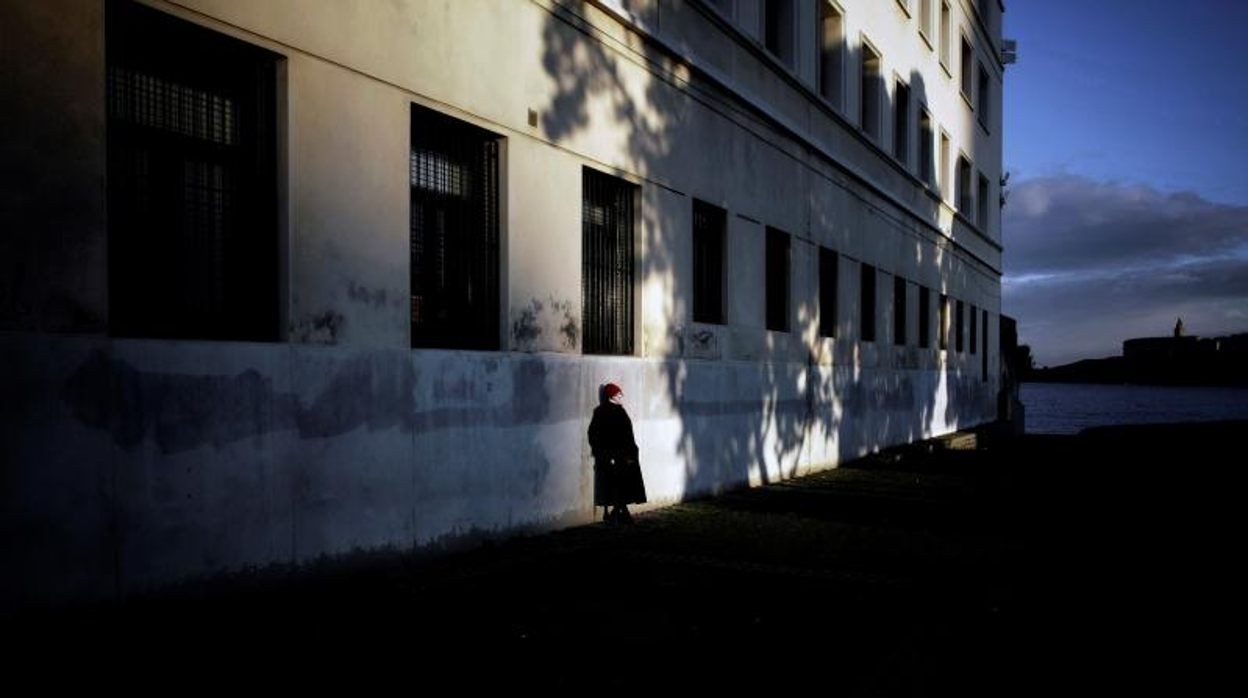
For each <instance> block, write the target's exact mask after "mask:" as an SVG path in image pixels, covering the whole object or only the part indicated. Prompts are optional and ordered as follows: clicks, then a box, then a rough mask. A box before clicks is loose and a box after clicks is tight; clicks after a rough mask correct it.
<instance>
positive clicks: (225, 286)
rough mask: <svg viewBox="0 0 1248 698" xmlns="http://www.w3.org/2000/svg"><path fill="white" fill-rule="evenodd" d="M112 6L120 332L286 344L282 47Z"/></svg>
mask: <svg viewBox="0 0 1248 698" xmlns="http://www.w3.org/2000/svg"><path fill="white" fill-rule="evenodd" d="M105 7H106V10H105V12H106V13H107V17H106V22H105V25H106V27H107V30H106V32H107V34H106V40H107V43H108V46H107V49H108V50H107V63H106V73H107V80H106V86H105V90H106V96H107V107H106V109H107V141H106V148H107V162H108V171H107V179H106V187H107V207H108V208H107V211H108V214H107V215H108V294H109V315H110V317H109V323H110V326H109V330H110V332H111V333H112V334H114V335H119V336H128V337H167V338H198V339H232V340H276V339H277V338H278V288H279V284H278V281H277V278H278V270H279V267H278V253H277V250H278V230H277V210H278V207H277V159H276V151H275V146H274V144H275V142H276V139H275V131H276V110H275V99H276V97H275V95H276V88H275V83H276V78H275V73H276V67H277V59H278V58H279V56H277V55H276V54H273V53H270V52H268V51H265V50H263V49H260V48H257V47H255V46H251V45H250V44H246V43H243V42H241V41H239V40H237V39H233V38H231V37H228V36H224V35H221V34H218V33H216V32H213V31H210V30H208V29H204V28H202V27H198V26H196V25H194V24H191V23H189V22H186V21H183V20H180V19H176V18H174V17H171V16H169V15H167V14H165V13H163V12H159V11H156V10H152V9H149V8H146V7H143V6H142V5H139V4H138V3H116V2H110V3H107V4H106V5H105Z"/></svg>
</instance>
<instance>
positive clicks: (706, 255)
mask: <svg viewBox="0 0 1248 698" xmlns="http://www.w3.org/2000/svg"><path fill="white" fill-rule="evenodd" d="M726 224H727V214H726V212H725V211H724V210H723V209H722V208H718V207H715V206H712V205H710V204H708V203H704V202H702V201H698V200H696V199H695V200H694V202H693V320H694V322H708V323H713V324H723V322H724V228H725V227H726Z"/></svg>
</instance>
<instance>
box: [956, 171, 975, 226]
mask: <svg viewBox="0 0 1248 698" xmlns="http://www.w3.org/2000/svg"><path fill="white" fill-rule="evenodd" d="M956 184H957V191H956V192H955V193H954V196H955V198H956V200H957V203H958V213H961V214H962V215H963V216H966V217H967V218H968V219H969V218H970V217H971V163H970V161H969V160H967V159H966V158H964V157H958V175H957V180H956Z"/></svg>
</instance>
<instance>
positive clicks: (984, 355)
mask: <svg viewBox="0 0 1248 698" xmlns="http://www.w3.org/2000/svg"><path fill="white" fill-rule="evenodd" d="M983 316H984V322H983V325H984V331H983V334H982V335H981V340H980V341H982V342H983V346H982V347H981V351H980V352H979V360H980V361H981V362H982V364H981V366H980V375H981V376H982V377H983V380H985V381H987V380H988V311H987V310H985V311H983Z"/></svg>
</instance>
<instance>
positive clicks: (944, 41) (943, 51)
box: [940, 2, 949, 68]
mask: <svg viewBox="0 0 1248 698" xmlns="http://www.w3.org/2000/svg"><path fill="white" fill-rule="evenodd" d="M940 63H941V65H943V66H945V68H948V67H949V3H947V2H942V3H940Z"/></svg>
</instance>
